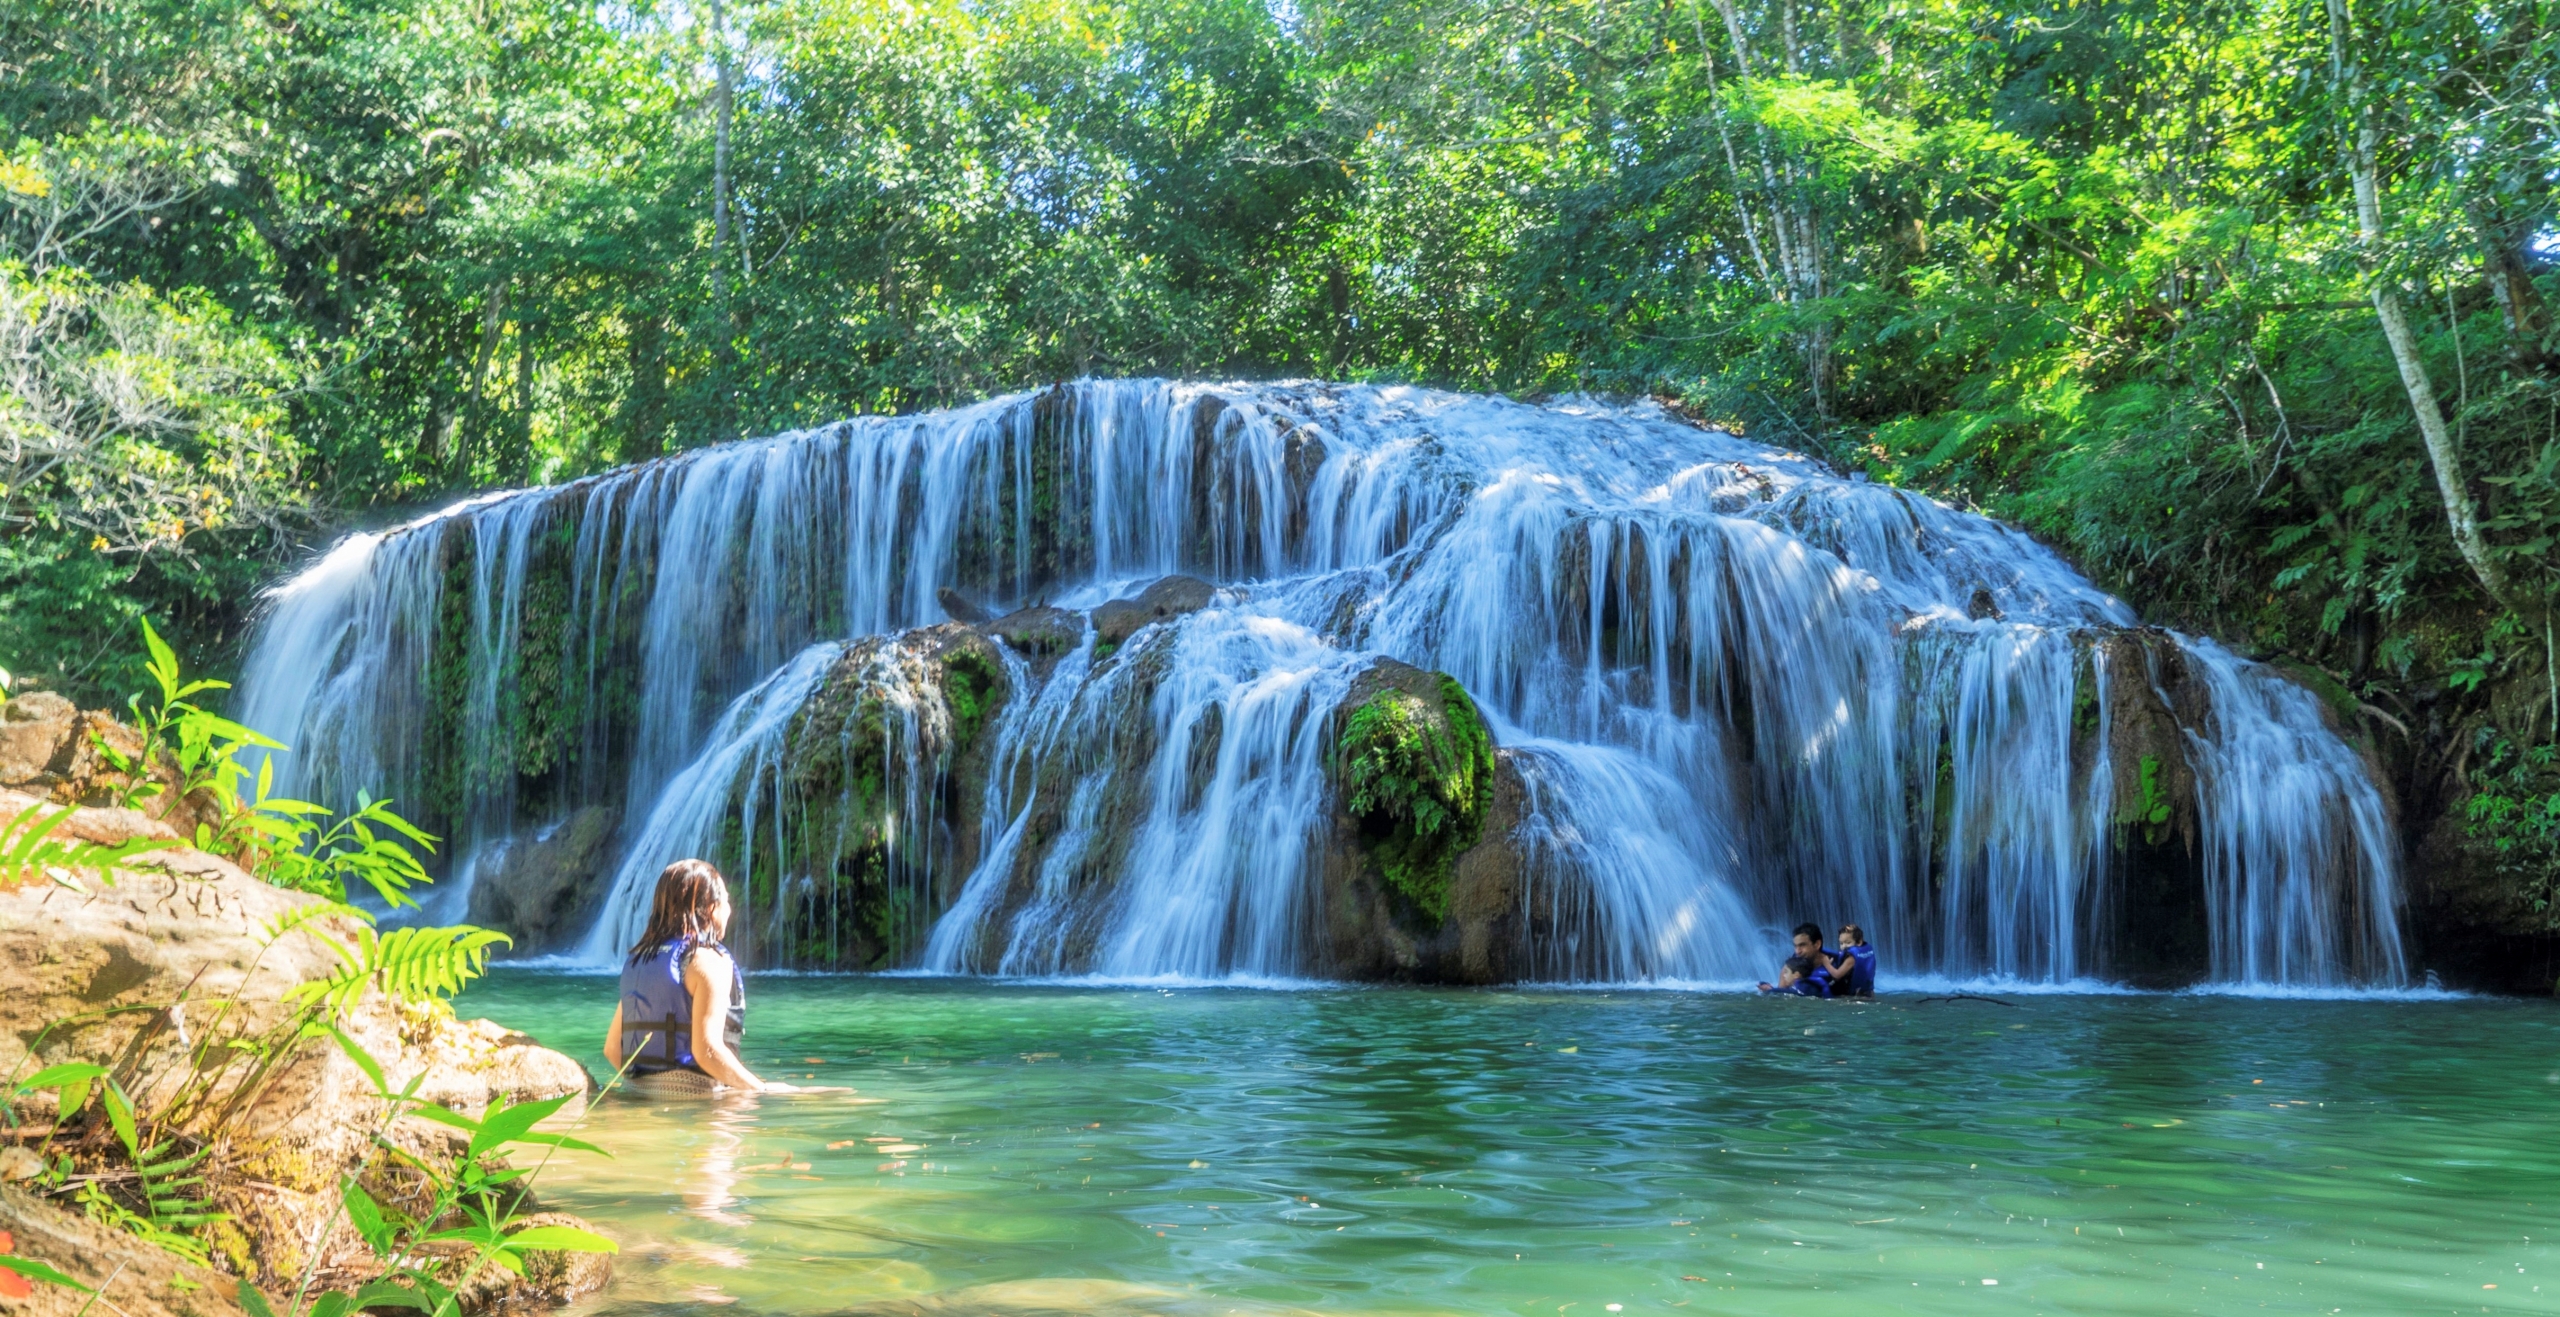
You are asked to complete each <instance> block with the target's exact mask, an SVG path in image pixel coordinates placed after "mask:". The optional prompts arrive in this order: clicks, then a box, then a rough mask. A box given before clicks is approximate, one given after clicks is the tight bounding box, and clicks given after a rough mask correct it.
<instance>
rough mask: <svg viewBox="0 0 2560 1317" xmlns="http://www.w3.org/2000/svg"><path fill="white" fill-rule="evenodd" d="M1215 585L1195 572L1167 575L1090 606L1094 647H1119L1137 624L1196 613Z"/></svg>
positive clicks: (1214, 592) (1206, 603)
mask: <svg viewBox="0 0 2560 1317" xmlns="http://www.w3.org/2000/svg"><path fill="white" fill-rule="evenodd" d="M1217 592H1218V590H1217V587H1216V586H1213V585H1211V584H1209V583H1208V582H1207V581H1203V580H1201V579H1200V578H1198V577H1196V576H1168V577H1165V578H1164V579H1162V580H1160V581H1157V582H1156V583H1155V584H1153V585H1150V586H1148V587H1147V588H1146V589H1145V590H1142V591H1140V592H1139V593H1138V595H1137V596H1136V597H1135V598H1131V599H1114V600H1112V601H1111V602H1110V603H1107V604H1104V605H1103V606H1101V607H1100V608H1097V609H1095V610H1093V630H1094V648H1095V649H1096V650H1097V651H1099V652H1108V651H1109V650H1113V649H1118V648H1119V647H1120V646H1121V645H1123V644H1125V643H1127V641H1128V639H1129V637H1130V636H1131V635H1133V634H1135V633H1136V632H1137V630H1138V628H1140V627H1142V626H1145V625H1147V624H1148V623H1150V622H1161V621H1163V620H1165V619H1166V618H1170V617H1180V616H1182V615H1183V614H1185V613H1196V612H1199V611H1200V610H1201V609H1203V608H1206V607H1208V606H1209V603H1210V601H1211V600H1212V599H1214V598H1215V597H1216V596H1217Z"/></svg>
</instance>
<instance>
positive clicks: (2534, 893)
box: [2463, 729, 2560, 928]
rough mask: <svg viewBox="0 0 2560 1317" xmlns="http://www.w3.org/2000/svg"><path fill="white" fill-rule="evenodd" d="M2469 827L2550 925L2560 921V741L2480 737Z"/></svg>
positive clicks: (2487, 733)
mask: <svg viewBox="0 0 2560 1317" xmlns="http://www.w3.org/2000/svg"><path fill="white" fill-rule="evenodd" d="M2478 740H2479V746H2478V759H2479V760H2480V766H2479V767H2478V768H2475V769H2474V770H2473V771H2472V774H2471V788H2472V793H2471V799H2470V800H2469V801H2468V802H2467V803H2466V804H2465V805H2464V806H2463V814H2464V818H2463V830H2464V833H2465V835H2466V837H2467V839H2468V840H2469V842H2470V845H2471V847H2472V848H2473V849H2474V850H2475V851H2476V852H2478V853H2480V854H2482V855H2483V856H2485V857H2486V858H2487V860H2488V862H2489V863H2490V865H2491V866H2492V867H2493V868H2494V869H2495V870H2496V871H2497V872H2498V873H2499V874H2500V875H2501V876H2502V877H2504V878H2505V879H2506V880H2507V881H2508V882H2509V883H2510V884H2512V888H2513V890H2514V892H2515V893H2516V899H2517V900H2518V901H2519V902H2520V903H2522V904H2523V905H2524V906H2525V908H2526V909H2528V910H2530V911H2532V912H2533V914H2534V915H2535V916H2536V917H2537V918H2538V920H2539V921H2540V922H2541V923H2542V925H2543V926H2544V927H2546V928H2551V927H2560V744H2554V743H2552V742H2549V741H2545V742H2542V743H2540V744H2530V743H2527V744H2519V743H2518V742H2516V741H2515V740H2513V739H2511V738H2509V737H2506V736H2503V735H2500V734H2499V733H2498V732H2497V731H2496V730H2495V729H2483V730H2482V731H2481V732H2480V734H2479V737H2478Z"/></svg>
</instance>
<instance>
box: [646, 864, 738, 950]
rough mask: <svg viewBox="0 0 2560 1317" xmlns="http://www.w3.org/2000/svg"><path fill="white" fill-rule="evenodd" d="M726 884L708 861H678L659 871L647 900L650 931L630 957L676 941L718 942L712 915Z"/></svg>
mask: <svg viewBox="0 0 2560 1317" xmlns="http://www.w3.org/2000/svg"><path fill="white" fill-rule="evenodd" d="M727 891H728V883H727V882H726V881H724V880H723V879H722V878H721V877H720V871H719V870H718V869H715V868H713V867H711V862H710V861H709V860H678V861H676V862H675V863H673V864H670V865H668V866H667V867H666V868H664V869H660V870H659V871H658V890H657V893H656V894H655V895H653V896H651V897H650V898H649V927H648V928H647V929H646V930H645V931H643V932H642V933H641V934H640V940H639V941H638V942H637V943H635V944H633V946H632V948H631V952H630V954H632V955H634V956H640V955H646V954H648V953H649V952H652V951H655V950H657V949H658V948H660V947H663V946H665V945H666V944H668V943H670V942H673V941H675V940H676V939H678V938H686V937H689V938H695V939H698V940H700V941H704V942H715V943H716V942H717V941H718V940H719V930H718V929H716V928H714V927H713V926H712V923H711V911H712V909H713V907H715V906H717V905H719V904H720V898H721V896H722V894H723V893H725V892H727Z"/></svg>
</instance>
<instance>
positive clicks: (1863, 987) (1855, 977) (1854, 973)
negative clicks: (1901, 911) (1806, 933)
mask: <svg viewBox="0 0 2560 1317" xmlns="http://www.w3.org/2000/svg"><path fill="white" fill-rule="evenodd" d="M1799 932H1801V930H1799ZM1823 963H1824V964H1825V965H1827V966H1828V967H1829V968H1830V970H1831V995H1832V996H1834V997H1872V996H1874V995H1876V949H1875V948H1874V947H1871V946H1868V945H1867V930H1865V929H1863V928H1860V927H1858V926H1857V925H1856V924H1842V925H1841V926H1840V954H1839V955H1836V956H1826V957H1824V960H1823Z"/></svg>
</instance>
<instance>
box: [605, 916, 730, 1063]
mask: <svg viewBox="0 0 2560 1317" xmlns="http://www.w3.org/2000/svg"><path fill="white" fill-rule="evenodd" d="M704 947H710V948H712V949H714V950H719V949H720V944H719V943H717V942H696V941H695V940H693V939H692V938H689V937H680V938H677V939H676V940H675V941H672V942H667V943H663V944H661V945H660V946H658V947H657V949H655V950H652V951H635V952H633V953H632V954H631V958H630V959H629V960H626V961H624V962H623V963H622V1055H623V1056H624V1057H625V1058H627V1059H630V1061H631V1073H633V1074H635V1075H649V1074H656V1073H658V1072H659V1071H662V1070H694V1071H700V1070H701V1069H702V1066H701V1064H700V1063H699V1062H697V1061H695V1060H694V1057H693V992H692V990H691V989H689V988H687V987H685V986H684V966H685V962H686V961H687V960H690V959H691V958H692V957H693V953H694V952H695V951H698V950H700V949H702V948H704ZM724 1023H725V1025H726V1027H725V1028H723V1029H722V1030H721V1032H722V1033H723V1034H725V1035H726V1036H727V1041H728V1044H729V1050H730V1051H732V1052H735V1051H737V1050H738V1042H739V1040H740V1039H741V1038H743V1037H745V1036H746V1031H747V985H746V981H745V980H744V979H743V978H741V977H739V974H738V963H737V962H736V961H735V960H732V961H730V962H729V1018H728V1019H727V1020H726V1021H725V1022H724Z"/></svg>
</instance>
